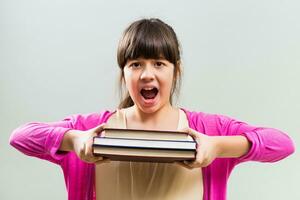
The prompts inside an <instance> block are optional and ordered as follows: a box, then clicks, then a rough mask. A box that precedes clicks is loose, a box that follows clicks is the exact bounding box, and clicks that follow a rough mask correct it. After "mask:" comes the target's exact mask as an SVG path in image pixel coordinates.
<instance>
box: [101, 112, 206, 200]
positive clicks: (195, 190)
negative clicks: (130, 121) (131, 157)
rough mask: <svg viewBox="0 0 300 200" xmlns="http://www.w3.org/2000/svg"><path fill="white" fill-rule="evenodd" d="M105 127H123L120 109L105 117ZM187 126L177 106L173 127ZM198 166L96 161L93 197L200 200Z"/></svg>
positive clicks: (184, 117)
mask: <svg viewBox="0 0 300 200" xmlns="http://www.w3.org/2000/svg"><path fill="white" fill-rule="evenodd" d="M107 127H112V128H126V115H125V113H124V110H117V111H116V113H115V114H114V115H112V116H111V117H110V118H109V121H108V122H107ZM184 127H188V121H187V119H186V115H185V113H184V112H183V111H182V110H180V109H179V122H178V127H177V129H181V128H184ZM202 198H203V179H202V170H201V168H196V169H192V170H190V169H186V168H184V167H182V166H180V165H178V164H175V163H150V162H124V161H110V162H109V163H103V164H99V165H96V199H97V200H141V199H143V200H196V199H197V200H202Z"/></svg>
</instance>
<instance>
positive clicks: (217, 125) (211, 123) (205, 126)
mask: <svg viewBox="0 0 300 200" xmlns="http://www.w3.org/2000/svg"><path fill="white" fill-rule="evenodd" d="M181 109H182V110H183V111H184V112H185V114H186V116H187V119H188V121H189V126H190V128H192V129H195V130H197V131H200V132H202V133H207V134H210V133H212V134H213V132H214V134H216V133H218V132H219V131H220V130H222V127H223V126H225V125H226V124H227V123H228V122H229V121H230V120H231V118H230V117H228V116H226V115H222V114H214V113H206V112H199V111H191V110H188V109H184V108H181Z"/></svg>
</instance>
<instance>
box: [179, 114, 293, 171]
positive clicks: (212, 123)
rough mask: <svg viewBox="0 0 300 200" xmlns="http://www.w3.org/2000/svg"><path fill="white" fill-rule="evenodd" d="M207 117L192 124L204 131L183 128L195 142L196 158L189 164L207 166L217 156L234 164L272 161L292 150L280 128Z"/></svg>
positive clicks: (215, 116) (289, 142)
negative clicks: (251, 161) (248, 161)
mask: <svg viewBox="0 0 300 200" xmlns="http://www.w3.org/2000/svg"><path fill="white" fill-rule="evenodd" d="M207 116H208V117H207ZM207 116H206V117H202V118H200V120H201V121H202V122H201V121H200V120H198V123H197V124H200V126H195V127H194V128H197V130H198V131H201V130H202V131H203V133H205V134H203V133H201V132H198V131H196V130H194V129H191V128H189V129H186V130H184V131H185V132H187V133H189V134H190V135H191V136H192V137H193V138H194V139H195V141H196V142H197V154H196V159H195V161H194V162H186V164H187V165H188V166H189V167H206V166H208V165H209V164H210V163H211V162H212V161H213V160H214V159H216V158H234V159H230V160H231V161H233V164H234V165H235V164H237V163H240V162H244V161H247V160H253V161H260V162H275V161H278V160H280V159H283V158H285V157H287V156H288V155H290V154H292V153H293V152H294V145H293V142H292V140H291V139H290V138H289V137H288V136H287V135H286V134H285V133H283V132H281V131H279V130H276V129H272V128H262V127H254V126H251V125H248V124H246V123H244V122H240V121H237V120H234V119H231V118H229V117H225V116H220V115H207ZM198 119H199V118H198ZM199 122H201V123H199ZM228 161H229V160H228Z"/></svg>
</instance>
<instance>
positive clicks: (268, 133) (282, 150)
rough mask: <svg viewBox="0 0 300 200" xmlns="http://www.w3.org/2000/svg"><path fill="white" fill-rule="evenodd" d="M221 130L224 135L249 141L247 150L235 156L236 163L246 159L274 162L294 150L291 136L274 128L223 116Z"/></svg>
mask: <svg viewBox="0 0 300 200" xmlns="http://www.w3.org/2000/svg"><path fill="white" fill-rule="evenodd" d="M221 132H222V134H224V135H226V136H237V135H239V136H244V137H245V138H247V140H248V141H249V142H250V143H251V148H250V149H249V151H248V152H247V153H246V154H244V155H243V156H241V157H238V158H237V162H238V163H239V162H244V161H248V160H252V161H259V162H276V161H279V160H281V159H283V158H285V157H287V156H289V155H290V154H292V153H293V152H294V151H295V147H294V144H293V141H292V140H291V138H290V137H289V136H288V135H287V134H286V133H284V132H282V131H280V130H277V129H274V128H265V127H255V126H251V125H249V124H247V123H244V122H240V121H238V120H234V119H231V118H229V117H224V116H223V117H222V128H221Z"/></svg>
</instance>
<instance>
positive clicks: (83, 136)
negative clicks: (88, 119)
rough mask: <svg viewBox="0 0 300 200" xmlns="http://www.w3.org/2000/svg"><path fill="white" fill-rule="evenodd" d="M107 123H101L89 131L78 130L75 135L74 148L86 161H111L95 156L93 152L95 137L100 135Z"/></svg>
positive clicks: (96, 162) (98, 162)
mask: <svg viewBox="0 0 300 200" xmlns="http://www.w3.org/2000/svg"><path fill="white" fill-rule="evenodd" d="M104 126H105V124H101V125H99V126H97V127H95V128H92V129H89V130H87V131H79V133H78V132H77V131H76V132H75V134H74V137H73V150H74V151H75V153H76V155H77V156H78V157H79V158H80V159H81V160H82V161H84V162H87V163H95V164H100V163H104V162H109V161H110V160H109V159H107V158H103V157H101V156H95V155H94V154H93V148H92V145H93V137H95V136H97V135H100V134H101V132H102V130H103V128H104Z"/></svg>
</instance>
